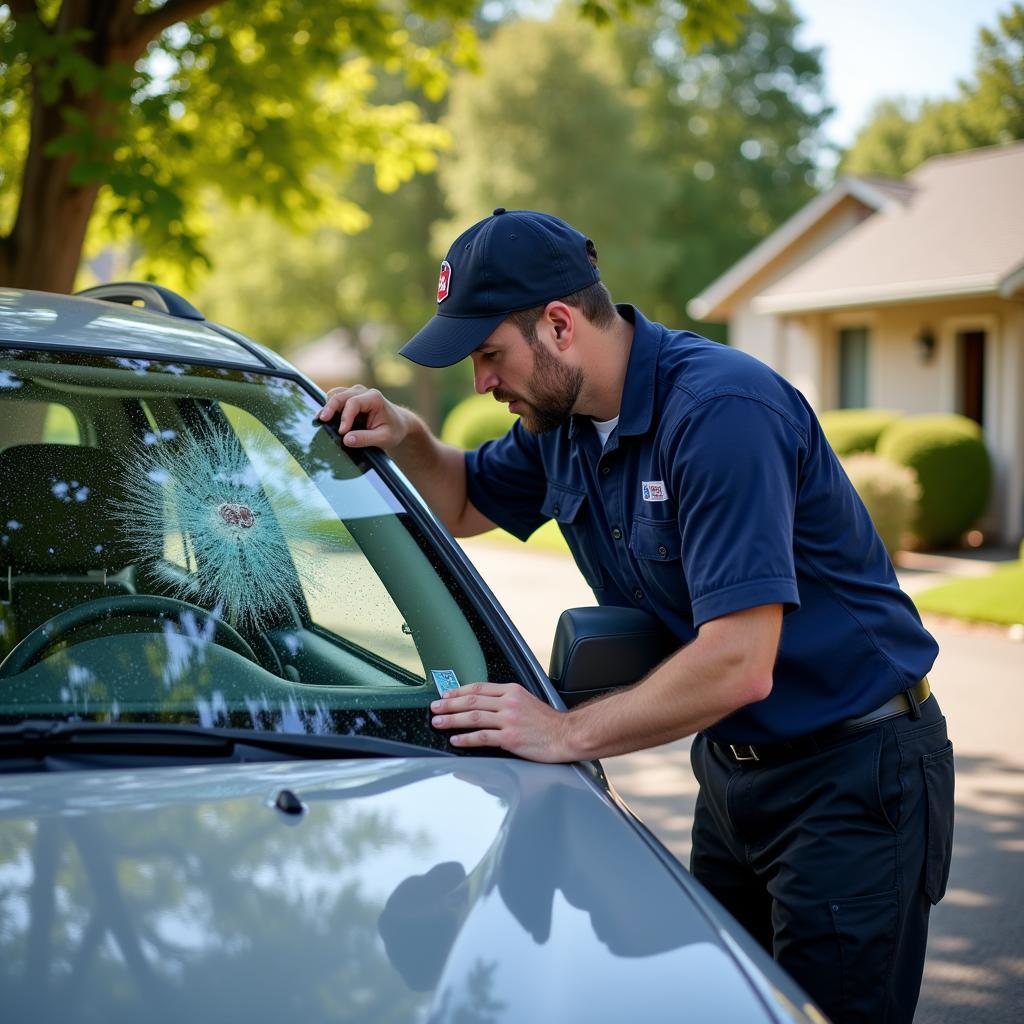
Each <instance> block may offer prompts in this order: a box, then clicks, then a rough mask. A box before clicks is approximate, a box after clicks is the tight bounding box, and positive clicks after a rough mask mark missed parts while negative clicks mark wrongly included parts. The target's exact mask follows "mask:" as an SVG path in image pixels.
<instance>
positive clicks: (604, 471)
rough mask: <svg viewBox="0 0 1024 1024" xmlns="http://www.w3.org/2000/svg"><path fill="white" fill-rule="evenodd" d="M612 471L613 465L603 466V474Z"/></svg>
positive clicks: (605, 474)
mask: <svg viewBox="0 0 1024 1024" xmlns="http://www.w3.org/2000/svg"><path fill="white" fill-rule="evenodd" d="M611 471H612V467H611V466H602V467H601V476H607V475H608V474H609V473H610V472H611Z"/></svg>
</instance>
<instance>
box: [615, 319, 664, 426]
mask: <svg viewBox="0 0 1024 1024" xmlns="http://www.w3.org/2000/svg"><path fill="white" fill-rule="evenodd" d="M617 309H618V311H619V313H620V314H621V315H622V316H624V317H625V318H626V319H627V320H629V321H630V322H631V323H632V324H633V344H632V346H631V347H630V350H629V364H628V365H627V367H626V381H625V383H624V385H623V387H622V407H621V408H620V410H619V436H620V437H622V436H625V435H627V434H645V433H646V432H647V431H648V429H649V428H650V426H651V420H652V419H653V417H654V380H655V375H656V372H657V369H658V352H659V350H660V349H661V331H659V330H658V328H657V327H656V326H655V325H654V324H652V323H651V322H650V320H648V319H647V317H645V316H644V315H643V313H641V312H640V310H639V309H637V308H636V306H627V305H621V306H618V307H617Z"/></svg>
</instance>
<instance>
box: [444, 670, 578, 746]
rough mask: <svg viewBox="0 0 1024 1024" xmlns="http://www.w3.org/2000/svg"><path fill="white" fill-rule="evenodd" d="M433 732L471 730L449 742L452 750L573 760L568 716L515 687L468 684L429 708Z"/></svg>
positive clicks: (492, 684)
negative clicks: (487, 750) (473, 749)
mask: <svg viewBox="0 0 1024 1024" xmlns="http://www.w3.org/2000/svg"><path fill="white" fill-rule="evenodd" d="M430 710H431V711H433V712H434V717H433V719H432V723H433V725H434V727H435V728H436V729H472V730H474V731H473V732H467V733H462V734H460V735H458V736H452V737H451V743H452V746H455V747H501V748H502V750H507V751H508V752H509V753H511V754H517V755H518V756H519V757H525V758H528V759H529V760H531V761H545V762H547V763H549V764H554V763H557V762H563V761H575V760H577V757H576V755H575V753H574V752H573V750H572V748H571V745H570V742H569V728H568V726H569V721H568V719H569V716H568V715H566V714H565V713H564V712H561V711H556V710H555V709H554V708H551V707H548V705H547V704H545V703H544V702H543V701H541V700H538V699H537V698H536V697H534V696H533V694H532V693H530V692H529V691H528V690H526V689H525V688H524V687H522V686H519V685H518V684H517V683H473V684H472V685H471V686H460V687H459V688H458V689H456V690H449V691H448V692H447V693H446V694H445V695H444V696H443V697H442V698H440V699H439V700H435V701H434V702H433V703H432V704H431V705H430Z"/></svg>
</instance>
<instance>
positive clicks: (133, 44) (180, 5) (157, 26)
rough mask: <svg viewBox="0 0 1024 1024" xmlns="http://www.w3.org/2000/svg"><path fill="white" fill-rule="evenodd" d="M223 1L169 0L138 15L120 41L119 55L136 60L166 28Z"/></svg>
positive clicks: (194, 16)
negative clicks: (161, 5) (128, 31)
mask: <svg viewBox="0 0 1024 1024" xmlns="http://www.w3.org/2000/svg"><path fill="white" fill-rule="evenodd" d="M221 2H222V0H167V3H165V4H164V5H163V7H157V8H156V9H155V10H152V11H149V12H148V13H146V14H141V15H136V16H135V18H134V24H133V26H132V30H131V32H130V33H129V34H127V35H126V37H125V38H123V39H121V40H119V41H118V45H117V56H118V57H119V58H120V59H122V60H125V61H127V62H129V63H130V62H134V61H135V60H136V59H137V58H138V57H139V56H140V55H141V53H142V51H143V50H145V48H146V47H147V45H149V43H150V42H151V41H152V40H154V39H155V38H156V37H157V36H158V35H160V33H161V32H163V30H164V29H165V28H170V26H171V25H176V24H177V23H178V22H179V21H188V20H189V19H190V18H196V17H198V16H199V15H200V14H202V13H203V12H204V11H208V10H209V9H210V8H211V7H216V6H217V5H218V4H219V3H221Z"/></svg>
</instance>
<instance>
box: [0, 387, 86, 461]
mask: <svg viewBox="0 0 1024 1024" xmlns="http://www.w3.org/2000/svg"><path fill="white" fill-rule="evenodd" d="M2 387H3V377H2V376H0V388H2ZM17 410H18V415H17V416H8V417H7V418H6V419H4V420H0V449H2V448H9V447H10V446H11V445H12V444H29V443H32V442H39V441H46V442H51V443H56V444H81V440H82V439H81V435H80V432H79V429H78V421H77V420H76V419H75V416H74V413H72V411H71V410H70V409H69V408H68V407H67V406H66V405H60V404H59V403H57V402H20V403H19V404H18V406H17Z"/></svg>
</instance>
